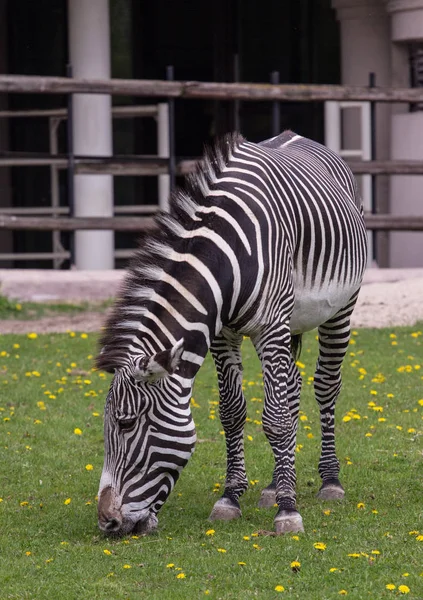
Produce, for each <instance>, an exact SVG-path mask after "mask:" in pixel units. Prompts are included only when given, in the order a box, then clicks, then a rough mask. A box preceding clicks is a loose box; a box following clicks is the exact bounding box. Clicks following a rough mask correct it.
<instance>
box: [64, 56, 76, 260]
mask: <svg viewBox="0 0 423 600" xmlns="http://www.w3.org/2000/svg"><path fill="white" fill-rule="evenodd" d="M66 75H67V76H68V77H72V65H70V64H69V65H67V67H66ZM66 135H67V143H68V148H67V150H68V204H69V215H70V216H71V217H74V216H75V180H74V177H75V156H74V151H73V94H68V119H67V124H66ZM69 252H70V266H71V267H72V266H73V265H74V264H75V232H74V231H72V232H70V234H69Z"/></svg>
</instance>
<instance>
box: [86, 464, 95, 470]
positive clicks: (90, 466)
mask: <svg viewBox="0 0 423 600" xmlns="http://www.w3.org/2000/svg"><path fill="white" fill-rule="evenodd" d="M85 468H86V470H87V471H92V470H93V469H94V467H93V466H92V465H85Z"/></svg>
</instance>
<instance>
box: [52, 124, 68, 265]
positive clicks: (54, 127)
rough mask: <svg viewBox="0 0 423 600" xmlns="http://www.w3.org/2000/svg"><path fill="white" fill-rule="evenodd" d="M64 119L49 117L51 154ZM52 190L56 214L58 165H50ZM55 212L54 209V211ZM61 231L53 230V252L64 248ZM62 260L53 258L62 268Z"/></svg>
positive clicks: (57, 204)
mask: <svg viewBox="0 0 423 600" xmlns="http://www.w3.org/2000/svg"><path fill="white" fill-rule="evenodd" d="M61 121H62V119H61V118H57V117H49V120H48V127H49V134H50V154H52V155H57V154H58V151H59V150H58V143H57V129H58V127H59V125H60V122H61ZM50 190H51V206H52V208H53V210H54V214H57V212H56V209H57V208H58V207H59V206H60V197H59V169H58V168H57V165H50ZM52 213H53V211H52ZM60 239H61V233H60V231H59V230H56V231H53V232H52V242H53V253H58V252H62V251H63V250H64V248H63V246H62V243H61V241H60ZM62 262H63V261H62V260H61V259H60V258H54V259H53V268H54V269H60V266H61V264H62Z"/></svg>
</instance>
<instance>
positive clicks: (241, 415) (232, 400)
mask: <svg viewBox="0 0 423 600" xmlns="http://www.w3.org/2000/svg"><path fill="white" fill-rule="evenodd" d="M241 342H242V335H239V334H235V333H234V332H232V331H224V335H219V336H218V337H217V338H215V340H214V341H213V344H212V346H211V353H212V355H213V359H214V362H215V365H216V370H217V377H218V383H219V395H220V403H219V414H220V420H221V422H222V425H223V429H224V432H225V439H226V456H227V468H226V481H225V490H224V493H223V495H222V497H221V498H219V500H217V502H216V503H215V505H214V507H213V510H212V512H211V514H210V517H209V519H210V520H211V521H216V520H219V521H229V520H232V519H237V518H239V517H240V516H241V508H240V505H239V501H238V500H239V497H240V496H241V495H242V494H243V493H244V492H245V490H246V489H247V487H248V481H247V475H246V471H245V459H244V425H245V421H246V418H247V405H246V401H245V398H244V393H243V391H242V363H241Z"/></svg>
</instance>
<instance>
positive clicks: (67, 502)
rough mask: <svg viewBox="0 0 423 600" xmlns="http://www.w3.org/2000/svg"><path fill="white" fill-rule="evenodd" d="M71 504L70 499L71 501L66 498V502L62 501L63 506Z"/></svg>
mask: <svg viewBox="0 0 423 600" xmlns="http://www.w3.org/2000/svg"><path fill="white" fill-rule="evenodd" d="M71 502H72V499H71V498H66V500H65V501H64V503H63V504H66V505H67V504H70V503H71Z"/></svg>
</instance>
